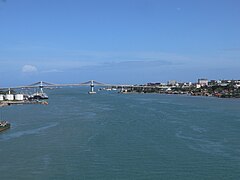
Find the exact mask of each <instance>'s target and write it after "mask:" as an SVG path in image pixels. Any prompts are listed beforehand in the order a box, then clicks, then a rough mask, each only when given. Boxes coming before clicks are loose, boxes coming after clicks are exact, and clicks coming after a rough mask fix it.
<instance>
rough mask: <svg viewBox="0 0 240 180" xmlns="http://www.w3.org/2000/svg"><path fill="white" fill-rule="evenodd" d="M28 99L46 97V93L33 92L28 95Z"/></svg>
mask: <svg viewBox="0 0 240 180" xmlns="http://www.w3.org/2000/svg"><path fill="white" fill-rule="evenodd" d="M28 99H30V100H31V99H37V100H40V99H48V95H47V94H46V93H34V94H32V95H31V96H29V97H28Z"/></svg>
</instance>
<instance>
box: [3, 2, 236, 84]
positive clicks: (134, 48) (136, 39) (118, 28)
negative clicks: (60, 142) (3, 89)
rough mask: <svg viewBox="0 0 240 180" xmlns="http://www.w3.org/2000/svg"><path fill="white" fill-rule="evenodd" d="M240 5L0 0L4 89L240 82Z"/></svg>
mask: <svg viewBox="0 0 240 180" xmlns="http://www.w3.org/2000/svg"><path fill="white" fill-rule="evenodd" d="M239 19H240V1H239V0H195V1H192V0H68V1H66V0H65V1H64V0H37V1H36V0H21V1H19V0H0V67H1V68H0V86H9V85H23V84H30V83H32V82H35V81H39V80H44V81H49V82H54V83H75V82H85V81H88V80H90V79H95V80H97V81H100V82H105V83H133V84H141V83H146V82H166V81H168V80H171V79H174V80H177V81H192V82H195V81H196V80H197V78H209V79H240V71H239V68H240V20H239Z"/></svg>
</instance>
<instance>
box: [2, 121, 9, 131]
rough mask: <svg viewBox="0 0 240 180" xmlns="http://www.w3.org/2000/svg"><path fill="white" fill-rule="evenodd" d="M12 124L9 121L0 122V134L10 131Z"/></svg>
mask: <svg viewBox="0 0 240 180" xmlns="http://www.w3.org/2000/svg"><path fill="white" fill-rule="evenodd" d="M10 126H11V124H10V123H9V122H7V121H0V132H1V131H4V130H7V129H9V128H10Z"/></svg>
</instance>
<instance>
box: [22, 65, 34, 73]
mask: <svg viewBox="0 0 240 180" xmlns="http://www.w3.org/2000/svg"><path fill="white" fill-rule="evenodd" d="M22 72H23V73H36V72H38V70H37V68H36V67H35V66H33V65H28V64H27V65H24V66H23V67H22Z"/></svg>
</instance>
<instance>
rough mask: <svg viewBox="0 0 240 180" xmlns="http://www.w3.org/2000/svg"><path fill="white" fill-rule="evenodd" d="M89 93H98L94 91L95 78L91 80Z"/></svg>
mask: <svg viewBox="0 0 240 180" xmlns="http://www.w3.org/2000/svg"><path fill="white" fill-rule="evenodd" d="M88 94H96V92H95V91H94V83H93V80H91V84H90V91H89V92H88Z"/></svg>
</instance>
